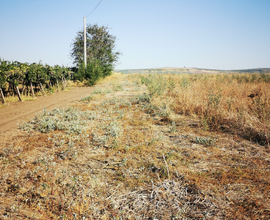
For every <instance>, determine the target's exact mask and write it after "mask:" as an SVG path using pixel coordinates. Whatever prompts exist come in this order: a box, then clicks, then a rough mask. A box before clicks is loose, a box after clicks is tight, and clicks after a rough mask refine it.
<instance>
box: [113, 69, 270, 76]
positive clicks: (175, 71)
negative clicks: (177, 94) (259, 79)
mask: <svg viewBox="0 0 270 220" xmlns="http://www.w3.org/2000/svg"><path fill="white" fill-rule="evenodd" d="M115 71H116V72H120V73H123V74H130V73H170V74H202V73H205V74H216V73H270V68H257V69H241V70H216V69H201V68H193V67H190V68H189V67H179V68H178V67H165V68H153V69H124V70H115Z"/></svg>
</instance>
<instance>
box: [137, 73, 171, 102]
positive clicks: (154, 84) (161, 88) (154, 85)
mask: <svg viewBox="0 0 270 220" xmlns="http://www.w3.org/2000/svg"><path fill="white" fill-rule="evenodd" d="M141 82H142V84H145V85H146V86H147V88H148V90H149V95H150V96H151V97H154V96H161V95H162V94H163V93H164V92H165V90H166V89H167V87H168V84H167V80H166V78H165V77H164V76H163V75H161V74H149V75H147V76H143V75H142V76H141Z"/></svg>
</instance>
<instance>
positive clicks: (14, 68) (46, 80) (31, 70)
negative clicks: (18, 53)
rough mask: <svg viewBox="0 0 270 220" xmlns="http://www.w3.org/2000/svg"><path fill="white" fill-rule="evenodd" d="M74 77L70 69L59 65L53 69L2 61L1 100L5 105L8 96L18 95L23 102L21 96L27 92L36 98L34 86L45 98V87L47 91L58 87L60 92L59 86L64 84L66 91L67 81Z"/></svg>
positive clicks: (0, 76)
mask: <svg viewBox="0 0 270 220" xmlns="http://www.w3.org/2000/svg"><path fill="white" fill-rule="evenodd" d="M73 76H74V73H73V71H72V70H71V69H70V68H67V67H61V66H59V65H55V66H53V67H52V66H49V65H47V64H46V65H42V64H41V63H38V64H37V63H32V64H28V63H21V62H18V61H15V62H9V61H5V60H1V59H0V98H1V99H2V102H3V103H5V97H6V96H7V95H11V94H13V95H15V94H16V95H18V98H19V100H20V101H22V98H21V94H24V93H26V92H27V93H28V94H29V93H31V94H32V97H33V98H34V97H35V93H34V88H33V85H34V86H35V88H39V90H40V91H41V92H42V94H43V95H44V96H45V92H44V86H45V87H46V88H47V89H51V88H52V87H53V86H57V90H58V91H59V84H62V86H63V88H64V89H65V87H66V86H67V80H68V79H72V78H73ZM19 85H20V86H19ZM19 87H20V89H19Z"/></svg>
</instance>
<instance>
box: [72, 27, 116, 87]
mask: <svg viewBox="0 0 270 220" xmlns="http://www.w3.org/2000/svg"><path fill="white" fill-rule="evenodd" d="M108 29H109V28H108V27H105V26H98V25H97V24H94V25H87V28H86V38H87V39H86V50H87V51H86V54H87V63H91V64H90V65H95V64H96V63H98V64H99V65H100V66H101V67H102V68H101V69H102V72H103V75H104V76H106V75H110V74H111V71H112V69H113V65H114V64H115V63H116V62H117V60H118V57H119V55H120V52H117V51H115V47H116V45H115V41H116V37H115V36H113V35H111V34H109V31H108ZM83 45H84V39H83V31H79V32H78V33H77V35H76V37H75V39H74V41H73V43H72V45H71V57H72V58H73V59H74V62H73V63H74V64H76V66H81V64H82V63H83V58H84V52H83ZM92 63H94V64H92ZM91 68H93V67H91ZM97 72H98V71H97ZM98 75H99V74H98ZM89 83H90V84H92V80H90V82H89Z"/></svg>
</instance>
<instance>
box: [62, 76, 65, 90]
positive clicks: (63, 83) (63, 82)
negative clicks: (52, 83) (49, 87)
mask: <svg viewBox="0 0 270 220" xmlns="http://www.w3.org/2000/svg"><path fill="white" fill-rule="evenodd" d="M62 85H63V89H64V90H65V89H66V85H65V81H64V79H63V77H62Z"/></svg>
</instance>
